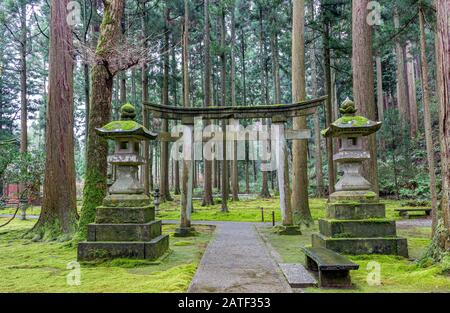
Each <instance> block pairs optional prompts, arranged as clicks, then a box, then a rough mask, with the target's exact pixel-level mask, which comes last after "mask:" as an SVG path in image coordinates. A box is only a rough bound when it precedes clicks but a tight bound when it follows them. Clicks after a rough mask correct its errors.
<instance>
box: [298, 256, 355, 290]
mask: <svg viewBox="0 0 450 313" xmlns="http://www.w3.org/2000/svg"><path fill="white" fill-rule="evenodd" d="M302 250H303V252H304V253H305V256H306V268H307V269H308V270H310V271H313V272H318V273H319V287H321V288H349V287H351V286H352V281H351V278H350V270H357V269H358V268H359V265H358V264H355V263H353V262H352V261H350V260H349V259H347V258H346V257H344V256H342V255H340V254H338V253H336V252H334V251H332V250H329V249H325V248H313V247H303V248H302Z"/></svg>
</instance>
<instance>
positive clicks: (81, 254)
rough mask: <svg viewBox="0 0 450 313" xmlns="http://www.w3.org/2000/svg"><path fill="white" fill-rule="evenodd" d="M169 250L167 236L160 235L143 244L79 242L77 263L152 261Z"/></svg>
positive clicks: (142, 242) (141, 242)
mask: <svg viewBox="0 0 450 313" xmlns="http://www.w3.org/2000/svg"><path fill="white" fill-rule="evenodd" d="M168 249H169V236H168V235H161V236H158V237H156V238H154V239H152V240H150V241H147V242H144V241H140V242H80V243H79V244H78V261H93V260H111V259H117V258H128V259H137V260H144V259H148V260H154V259H157V258H159V257H160V256H162V255H163V254H164V253H165V252H166V251H167V250H168Z"/></svg>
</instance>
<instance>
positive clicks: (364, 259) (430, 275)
mask: <svg viewBox="0 0 450 313" xmlns="http://www.w3.org/2000/svg"><path fill="white" fill-rule="evenodd" d="M258 230H259V232H260V233H261V234H262V235H263V238H264V239H265V240H266V242H268V243H269V244H270V246H271V247H272V248H273V249H274V250H275V251H276V252H277V254H278V255H279V257H280V259H281V260H280V261H282V262H285V263H301V264H305V256H304V254H303V253H302V252H301V250H300V247H301V246H308V245H311V235H312V233H314V232H317V231H318V227H317V225H315V226H314V227H312V228H310V229H303V230H302V232H303V234H302V235H301V236H283V235H278V234H276V233H275V232H274V231H273V230H272V228H271V227H259V228H258ZM398 234H399V235H400V236H402V237H406V238H407V239H408V250H409V254H410V258H411V259H410V260H408V259H405V258H402V257H396V256H385V255H361V256H348V257H349V259H351V260H352V261H353V262H355V263H357V264H359V266H360V267H359V270H357V271H351V276H352V282H353V284H354V288H353V289H349V290H347V289H346V290H337V289H318V288H307V289H306V290H305V291H306V292H363V293H364V292H370V293H372V292H450V264H446V263H442V264H439V265H433V264H431V263H430V264H427V265H422V266H419V264H418V263H417V262H415V261H414V260H413V259H418V258H420V257H421V256H422V254H423V253H424V252H425V250H426V248H427V246H428V245H429V243H430V239H429V238H430V235H431V234H430V228H428V227H415V228H404V229H398ZM372 261H375V262H378V263H379V264H380V266H381V268H380V278H381V285H372V286H371V285H369V284H368V282H367V277H368V275H369V273H371V272H372V271H373V268H369V269H368V267H367V266H368V264H369V263H370V262H372ZM449 261H450V260H449Z"/></svg>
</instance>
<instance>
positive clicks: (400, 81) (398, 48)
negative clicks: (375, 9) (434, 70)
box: [364, 7, 409, 127]
mask: <svg viewBox="0 0 450 313" xmlns="http://www.w3.org/2000/svg"><path fill="white" fill-rule="evenodd" d="M364 16H365V15H364ZM394 27H395V30H396V31H398V30H399V29H400V17H399V14H398V9H397V7H396V8H395V9H394ZM395 54H396V57H397V101H398V110H399V112H400V116H401V118H402V122H403V126H404V127H406V125H407V121H408V119H409V112H408V107H409V105H408V104H409V101H408V86H407V79H406V73H405V58H404V54H403V46H402V43H401V41H400V38H398V36H397V38H396V39H395Z"/></svg>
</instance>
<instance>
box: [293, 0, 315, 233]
mask: <svg viewBox="0 0 450 313" xmlns="http://www.w3.org/2000/svg"><path fill="white" fill-rule="evenodd" d="M304 30H305V1H304V0H293V10H292V101H293V102H300V101H304V100H305V99H306V82H305V35H304ZM306 128H307V125H306V117H296V118H294V129H297V130H298V129H306ZM292 157H293V162H292V167H293V168H292V200H291V203H292V210H293V212H294V218H296V219H298V222H300V223H304V224H306V225H309V224H311V223H312V221H313V219H312V216H311V211H310V209H309V197H308V143H307V141H306V140H294V143H293V147H292Z"/></svg>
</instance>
